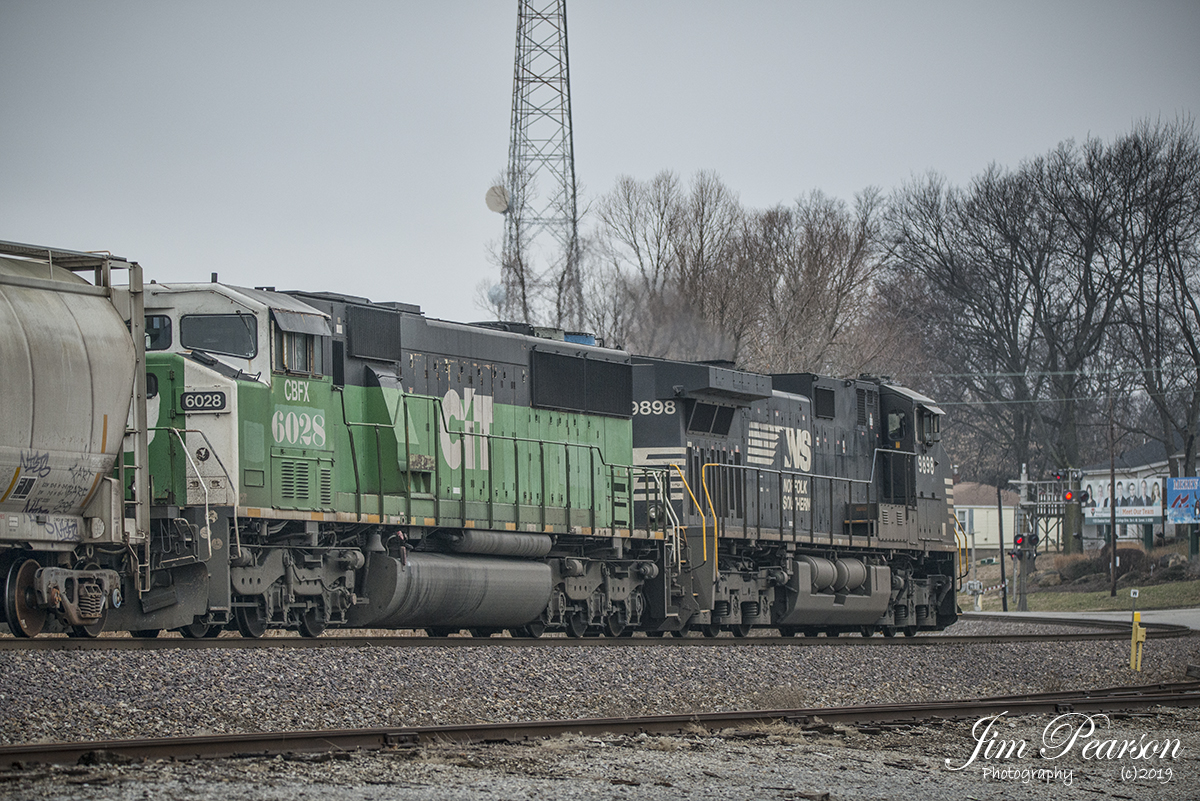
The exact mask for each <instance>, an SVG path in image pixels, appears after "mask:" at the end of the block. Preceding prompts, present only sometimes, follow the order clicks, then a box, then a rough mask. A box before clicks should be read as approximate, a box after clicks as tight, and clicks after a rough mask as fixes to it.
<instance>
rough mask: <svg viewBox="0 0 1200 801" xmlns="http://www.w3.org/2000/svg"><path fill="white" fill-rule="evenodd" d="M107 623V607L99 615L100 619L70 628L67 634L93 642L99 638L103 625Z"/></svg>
mask: <svg viewBox="0 0 1200 801" xmlns="http://www.w3.org/2000/svg"><path fill="white" fill-rule="evenodd" d="M107 621H108V607H107V606H106V607H104V611H102V612H101V613H100V617H99V618H98V619H97V620H94V621H92V622H91V623H85V624H83V625H82V626H71V630H70V631H68V632H67V634H68V635H69V636H71V637H83V638H86V639H91V640H94V639H96V638H97V637H99V636H100V632H102V631H104V624H105V623H106V622H107Z"/></svg>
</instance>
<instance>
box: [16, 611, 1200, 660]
mask: <svg viewBox="0 0 1200 801" xmlns="http://www.w3.org/2000/svg"><path fill="white" fill-rule="evenodd" d="M980 617H987V616H980ZM987 619H998V620H1004V621H1006V622H1020V623H1038V624H1049V625H1056V626H1070V627H1074V628H1079V629H1086V630H1085V631H1075V632H1060V633H1056V634H970V635H959V634H934V635H928V634H925V635H918V636H916V637H894V638H889V637H879V636H875V637H860V636H858V635H852V636H851V635H847V636H843V637H826V636H822V637H777V636H751V637H733V636H728V635H726V636H721V637H711V638H710V637H702V636H700V635H698V634H696V635H693V636H687V637H617V638H612V637H584V638H582V639H574V638H570V637H564V636H548V637H541V638H539V639H531V638H528V637H503V636H497V637H424V636H403V635H385V636H353V635H350V636H336V635H335V636H325V637H317V638H308V637H300V636H276V637H263V638H261V639H250V638H246V637H239V636H223V637H214V638H211V639H199V640H191V639H186V638H184V637H163V638H156V639H150V638H138V637H125V636H101V637H98V638H96V639H87V638H78V637H67V636H66V635H62V636H49V637H46V636H43V637H38V638H36V639H21V638H17V637H0V651H8V650H42V651H71V650H80V651H87V650H101V651H104V650H114V651H116V650H133V651H158V650H171V649H179V650H197V649H199V650H206V649H212V648H217V649H257V648H276V649H296V648H435V647H436V648H478V647H480V646H486V647H495V648H529V647H537V648H578V647H584V646H604V647H611V648H630V647H633V648H649V647H672V646H674V647H681V646H686V647H728V646H731V645H740V646H750V647H768V646H770V647H779V646H794V647H812V646H820V645H844V646H865V647H888V646H921V647H929V646H937V645H950V644H957V645H972V644H977V643H1015V642H1039V641H1047V640H1050V641H1054V642H1071V641H1087V640H1121V639H1127V638H1128V637H1129V624H1127V623H1119V622H1114V621H1092V620H1063V619H1061V618H1050V617H1046V618H1038V617H1023V618H1019V619H1014V618H1006V617H1002V616H1001V617H996V618H991V617H988V618H987ZM1143 625H1144V626H1145V627H1146V629H1147V636H1148V637H1150V638H1151V639H1163V638H1171V637H1184V636H1187V635H1188V634H1190V633H1191V630H1190V629H1189V628H1187V627H1186V626H1180V625H1175V624H1170V623H1144V624H1143Z"/></svg>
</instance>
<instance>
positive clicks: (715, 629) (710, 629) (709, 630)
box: [700, 623, 721, 637]
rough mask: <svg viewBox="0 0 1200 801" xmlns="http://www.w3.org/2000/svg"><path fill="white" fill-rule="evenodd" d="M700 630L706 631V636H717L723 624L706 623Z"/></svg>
mask: <svg viewBox="0 0 1200 801" xmlns="http://www.w3.org/2000/svg"><path fill="white" fill-rule="evenodd" d="M700 631H702V632H703V633H704V636H705V637H716V636H717V635H718V634H720V633H721V626H720V625H719V624H717V623H706V624H705V625H703V626H701V627H700Z"/></svg>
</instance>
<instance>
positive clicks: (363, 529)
mask: <svg viewBox="0 0 1200 801" xmlns="http://www.w3.org/2000/svg"><path fill="white" fill-rule="evenodd" d="M122 276H123V277H124V278H125V280H124V281H123V282H122V281H121V280H119V279H120V278H121V277H122ZM89 278H90V280H89ZM0 370H2V374H3V378H2V380H0V560H2V561H0V568H2V572H0V576H2V577H3V580H4V585H3V592H4V595H3V598H4V619H5V621H6V622H7V624H8V628H9V629H10V631H12V633H14V634H16V635H18V636H24V637H32V636H36V635H38V634H40V633H42V632H53V631H67V632H69V633H71V634H73V635H76V636H97V635H98V634H100V633H101V632H102V631H130V632H133V633H134V634H135V635H139V636H156V635H157V634H158V633H159V632H162V631H165V630H178V631H180V632H182V633H183V634H184V635H185V636H188V637H205V636H215V635H216V634H218V633H220V632H221V631H222V630H223V629H236V630H237V631H239V632H240V633H241V634H242V635H243V636H247V637H260V636H263V635H264V634H265V633H266V632H267V631H269V630H271V629H290V630H296V631H299V632H300V633H301V634H302V635H304V636H308V637H315V636H319V635H320V634H321V633H322V632H324V631H325V630H326V629H327V628H329V627H340V628H356V629H364V628H365V629H418V630H419V629H424V630H426V631H428V632H429V633H430V634H431V635H446V634H449V633H452V632H461V631H464V630H465V631H468V632H470V633H471V634H473V635H475V636H487V635H490V634H492V633H496V632H500V631H503V630H508V631H510V632H512V633H513V634H515V635H519V636H532V637H536V636H540V635H541V634H542V633H543V632H546V631H559V632H565V633H566V634H568V635H570V636H573V637H583V636H591V635H598V634H605V635H608V636H628V635H631V634H632V633H634V632H637V631H641V632H645V633H646V634H647V635H650V636H663V635H664V634H667V633H670V634H671V635H675V636H683V635H685V634H687V633H689V632H701V633H703V634H704V635H707V636H716V635H717V634H719V633H721V632H732V633H733V634H734V635H736V636H745V635H747V634H749V633H750V632H751V630H753V629H754V628H772V629H778V630H779V631H780V632H781V633H783V634H784V635H794V634H804V635H816V634H818V633H825V634H827V635H830V636H833V635H838V634H842V633H845V632H857V633H861V634H862V635H863V636H870V635H872V634H875V633H882V634H884V635H886V636H891V635H894V634H895V633H896V632H898V631H899V632H903V633H905V634H908V635H912V634H915V633H917V632H918V631H921V630H937V629H942V628H944V627H946V626H948V625H950V624H952V623H953V622H954V621H955V620H956V614H957V609H956V606H955V582H956V579H957V578H958V577H957V575H956V557H957V547H956V540H955V534H954V518H953V511H952V497H953V487H952V481H951V476H950V469H949V464H948V461H947V459H946V456H945V453H944V451H943V449H942V445H941V442H940V420H941V417H942V411H941V409H939V408H938V407H937V405H936V404H935V403H934V402H933V401H932V400H931V399H929V398H927V397H924V396H922V395H920V394H918V393H916V392H913V391H911V390H908V389H906V388H904V387H901V386H897V385H895V384H893V383H890V382H888V381H886V380H882V379H880V378H873V377H860V378H857V379H845V380H843V379H833V378H828V377H823V376H818V375H813V374H787V375H760V374H755V373H750V372H745V371H742V370H738V369H736V368H735V367H734V366H733V365H730V364H723V363H688V362H679V361H671V360H665V359H655V358H646V357H640V356H636V355H631V354H629V353H627V352H625V351H623V350H620V349H616V348H610V347H605V346H604V344H603V343H601V342H597V341H596V340H595V338H594V337H591V336H589V335H584V334H573V333H570V332H563V331H557V330H550V329H539V328H534V327H531V326H527V325H522V324H513V323H478V324H462V323H454V322H446V321H442V320H435V319H431V318H429V317H427V316H425V315H424V314H422V312H421V310H420V309H419V308H418V307H416V306H413V305H409V304H405V303H380V302H372V301H370V300H368V299H366V298H360V297H353V296H350V295H343V294H337V293H329V292H297V291H276V290H275V289H273V288H269V287H259V288H247V287H239V286H235V285H231V284H225V283H220V282H218V280H217V275H216V274H215V273H214V274H213V276H212V281H211V282H209V283H197V284H158V283H155V282H153V281H151V282H150V283H143V277H142V271H141V267H140V266H139V265H137V264H136V263H135V262H131V261H127V260H125V259H121V258H119V257H115V256H112V255H110V254H105V253H101V254H94V253H80V252H72V251H64V250H58V249H54V248H42V247H34V246H28V245H20V244H16V243H0Z"/></svg>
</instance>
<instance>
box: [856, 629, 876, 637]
mask: <svg viewBox="0 0 1200 801" xmlns="http://www.w3.org/2000/svg"><path fill="white" fill-rule="evenodd" d="M858 633H859V634H861V635H862V636H864V637H874V636H875V627H874V626H863V627H862V628H861V629H859V630H858Z"/></svg>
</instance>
